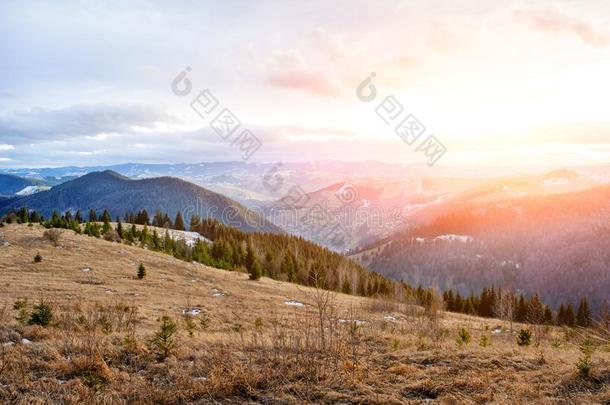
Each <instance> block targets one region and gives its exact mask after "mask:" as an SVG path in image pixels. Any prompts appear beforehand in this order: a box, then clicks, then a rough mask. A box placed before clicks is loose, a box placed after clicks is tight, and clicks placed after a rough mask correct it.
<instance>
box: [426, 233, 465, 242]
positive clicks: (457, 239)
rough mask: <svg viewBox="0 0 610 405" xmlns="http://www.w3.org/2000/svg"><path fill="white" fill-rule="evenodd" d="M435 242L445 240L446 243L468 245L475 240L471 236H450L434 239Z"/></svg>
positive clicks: (440, 236)
mask: <svg viewBox="0 0 610 405" xmlns="http://www.w3.org/2000/svg"><path fill="white" fill-rule="evenodd" d="M434 240H444V241H449V242H461V243H467V242H472V241H473V240H474V238H473V237H472V236H469V235H453V234H449V235H439V236H437V237H436V238H434Z"/></svg>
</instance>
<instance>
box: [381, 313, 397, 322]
mask: <svg viewBox="0 0 610 405" xmlns="http://www.w3.org/2000/svg"><path fill="white" fill-rule="evenodd" d="M383 320H384V321H387V322H396V318H395V317H393V316H392V315H384V316H383Z"/></svg>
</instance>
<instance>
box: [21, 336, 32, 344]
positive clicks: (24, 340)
mask: <svg viewBox="0 0 610 405" xmlns="http://www.w3.org/2000/svg"><path fill="white" fill-rule="evenodd" d="M21 344H22V345H31V344H32V341H31V340H29V339H26V338H23V339H21Z"/></svg>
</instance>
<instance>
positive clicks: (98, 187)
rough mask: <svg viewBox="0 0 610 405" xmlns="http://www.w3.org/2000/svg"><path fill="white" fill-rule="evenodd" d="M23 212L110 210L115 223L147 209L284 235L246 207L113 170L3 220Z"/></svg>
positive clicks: (23, 202)
mask: <svg viewBox="0 0 610 405" xmlns="http://www.w3.org/2000/svg"><path fill="white" fill-rule="evenodd" d="M23 206H26V207H28V208H29V209H30V210H36V211H37V212H39V213H41V214H42V215H44V216H45V217H48V216H50V215H51V214H52V212H53V211H54V210H56V211H58V212H60V213H63V212H65V211H68V210H70V211H72V212H75V211H76V210H81V211H82V212H83V215H86V214H87V212H88V211H89V210H90V209H93V210H96V211H97V212H99V213H101V211H103V210H104V209H107V210H108V211H109V212H110V214H111V216H112V218H115V217H121V218H122V217H123V215H124V214H125V213H126V212H137V211H139V210H141V209H145V210H147V211H148V213H149V215H151V216H152V215H154V213H155V212H156V211H163V212H167V213H168V214H169V215H170V216H172V217H174V216H175V215H176V213H177V212H181V213H182V215H183V217H184V219H185V222H186V223H188V221H189V219H190V217H191V216H192V215H193V214H198V215H199V216H201V217H207V216H209V217H211V218H214V219H216V220H218V221H219V222H221V223H224V224H228V225H232V226H235V227H237V228H239V229H241V230H244V231H247V232H251V231H260V232H272V233H280V232H282V230H281V229H280V228H278V227H277V226H275V225H273V224H271V223H270V222H269V221H267V220H266V219H264V218H262V217H261V216H260V215H258V214H257V213H255V212H253V211H250V210H249V209H248V208H246V207H244V206H243V205H241V204H240V203H238V202H236V201H234V200H232V199H230V198H227V197H225V196H223V195H221V194H218V193H215V192H213V191H210V190H207V189H205V188H203V187H200V186H197V185H195V184H193V183H189V182H187V181H184V180H181V179H178V178H174V177H156V178H148V179H141V180H133V179H129V178H128V177H125V176H122V175H120V174H119V173H116V172H113V171H110V170H107V171H103V172H94V173H89V174H86V175H84V176H82V177H79V178H77V179H75V180H72V181H68V182H66V183H63V184H60V185H58V186H56V187H53V188H52V189H51V190H48V191H44V192H40V193H37V194H34V195H30V196H25V197H15V198H11V199H8V200H5V201H0V214H3V213H6V212H7V211H10V210H11V209H18V208H20V207H23Z"/></svg>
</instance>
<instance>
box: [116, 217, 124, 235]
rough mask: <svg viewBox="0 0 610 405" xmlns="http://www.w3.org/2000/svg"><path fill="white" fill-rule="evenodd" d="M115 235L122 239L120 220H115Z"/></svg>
mask: <svg viewBox="0 0 610 405" xmlns="http://www.w3.org/2000/svg"><path fill="white" fill-rule="evenodd" d="M116 233H117V234H118V235H119V238H121V239H123V238H124V236H123V224H122V223H121V220H120V219H117V224H116Z"/></svg>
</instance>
